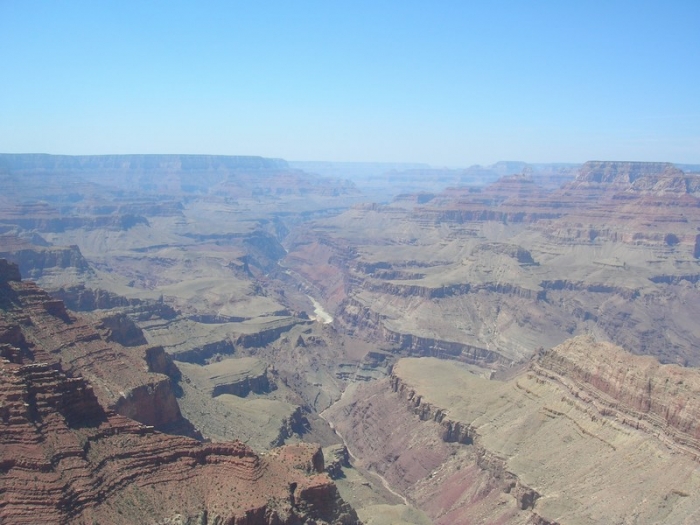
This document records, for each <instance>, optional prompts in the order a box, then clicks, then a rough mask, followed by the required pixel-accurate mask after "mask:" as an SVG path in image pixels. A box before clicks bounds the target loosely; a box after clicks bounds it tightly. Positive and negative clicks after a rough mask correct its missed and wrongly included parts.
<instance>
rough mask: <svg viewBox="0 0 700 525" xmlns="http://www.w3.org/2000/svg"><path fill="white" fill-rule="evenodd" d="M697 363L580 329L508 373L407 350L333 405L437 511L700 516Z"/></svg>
mask: <svg viewBox="0 0 700 525" xmlns="http://www.w3.org/2000/svg"><path fill="white" fill-rule="evenodd" d="M698 410H700V373H699V372H698V370H697V369H687V368H686V369H684V368H681V367H678V366H677V365H659V363H658V362H656V361H655V360H654V359H652V358H650V357H639V356H633V355H632V354H629V353H628V352H626V351H624V350H622V349H621V348H619V347H615V346H613V345H611V344H609V343H596V342H594V341H593V340H592V339H590V338H586V337H580V338H576V339H572V340H570V341H567V342H566V343H564V344H562V345H560V346H558V347H556V348H553V349H551V350H549V351H547V352H543V354H542V355H540V356H539V357H538V359H537V360H535V361H533V363H532V365H531V366H530V367H529V369H527V370H525V371H523V372H522V373H520V374H518V375H517V376H516V377H514V378H513V379H510V380H508V381H506V382H501V381H495V380H490V381H489V380H488V379H485V378H483V377H481V376H480V375H478V374H476V373H474V371H472V370H470V369H469V368H468V367H466V366H465V365H462V364H459V363H455V362H450V361H445V360H437V359H434V358H419V359H416V358H409V359H402V360H400V361H399V362H398V363H397V365H396V366H395V367H394V372H393V375H392V377H391V378H390V379H389V380H384V381H381V382H377V383H374V384H372V385H367V386H363V387H359V388H358V389H357V390H355V391H354V392H351V393H349V394H347V395H346V396H345V398H344V399H343V401H342V402H341V403H339V404H338V405H337V406H334V407H333V408H332V409H330V410H329V411H328V412H327V416H328V417H329V418H330V419H331V421H333V423H334V424H335V425H336V428H338V430H339V431H340V432H341V433H342V435H343V436H344V438H345V440H346V442H347V444H348V447H349V449H350V452H351V453H353V454H354V455H355V456H356V457H358V458H361V460H360V462H361V463H362V464H363V465H364V466H366V467H368V468H370V469H373V470H375V471H377V472H379V473H380V474H381V475H383V476H384V477H385V478H386V479H387V481H388V482H389V483H390V484H391V485H392V486H393V487H394V488H395V489H397V490H399V491H400V492H401V493H402V494H403V495H404V496H406V497H407V498H408V499H409V501H411V502H413V503H415V504H416V506H418V507H419V508H421V509H422V510H424V511H425V512H426V513H427V514H428V515H429V516H430V517H431V518H432V519H433V520H434V522H435V523H438V524H440V523H444V524H448V523H475V522H482V523H486V522H487V523H503V524H505V523H525V522H527V523H539V524H554V523H560V524H562V525H563V524H594V523H637V524H642V523H650V524H651V523H694V522H695V521H697V520H698V519H699V518H700V514H699V513H698V509H697V506H696V505H695V502H696V501H697V500H698V498H699V497H700V478H698V476H697V458H698V453H700V442H699V441H698V436H699V435H700V433H699V432H698V426H697V413H698Z"/></svg>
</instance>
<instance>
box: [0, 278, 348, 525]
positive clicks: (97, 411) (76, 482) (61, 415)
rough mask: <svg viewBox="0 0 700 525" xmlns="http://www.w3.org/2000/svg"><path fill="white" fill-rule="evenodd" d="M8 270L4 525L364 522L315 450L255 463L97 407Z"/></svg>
mask: <svg viewBox="0 0 700 525" xmlns="http://www.w3.org/2000/svg"><path fill="white" fill-rule="evenodd" d="M8 268H9V270H8V271H7V272H2V270H3V266H2V265H0V273H2V275H0V287H1V288H2V290H0V295H2V299H3V305H4V307H3V309H2V310H0V352H1V354H0V522H2V523H13V524H15V523H16V524H20V525H21V524H30V523H37V516H40V521H41V522H42V523H96V522H97V523H115V524H119V523H122V524H130V523H163V524H164V523H174V522H178V523H179V522H182V523H190V522H195V521H196V522H197V523H202V524H207V523H210V524H211V523H218V524H221V523H230V524H233V525H244V524H253V523H261V524H269V525H282V524H291V523H303V522H305V521H313V522H315V523H319V524H320V523H342V524H348V525H349V524H356V523H359V521H358V519H357V516H356V514H355V512H354V511H353V510H352V509H351V508H350V507H349V506H348V505H347V504H346V503H344V502H343V500H342V499H341V498H340V496H339V495H338V492H337V489H336V487H335V485H334V484H333V482H332V481H331V479H330V478H329V477H328V475H327V474H326V473H324V472H323V470H324V464H323V455H322V452H321V449H320V447H319V446H317V445H308V444H299V445H290V446H287V447H282V448H279V449H274V450H273V451H271V452H270V453H269V454H267V455H266V456H260V455H257V454H256V453H255V452H253V450H252V449H250V448H249V447H248V446H246V445H244V444H243V443H240V442H232V443H201V442H199V441H197V440H195V439H191V438H188V437H184V436H176V435H168V434H162V433H160V432H158V431H156V430H155V429H154V428H153V427H152V426H148V425H144V424H141V423H138V422H137V421H135V420H132V419H129V418H127V417H124V416H122V415H119V414H117V413H116V412H115V411H114V410H112V409H110V408H108V407H105V406H104V405H102V404H101V403H100V399H99V396H98V395H96V391H95V390H93V387H92V386H91V385H90V384H89V383H88V382H87V381H86V380H85V379H84V378H83V377H81V376H80V375H78V371H79V369H77V368H74V367H72V368H71V371H70V374H68V373H67V372H66V371H64V369H63V366H62V364H61V362H60V361H59V360H58V358H57V357H56V356H55V353H60V350H59V351H58V352H52V351H48V350H47V348H45V347H44V346H43V341H47V340H50V339H51V332H50V331H46V327H45V326H42V325H41V323H40V322H39V321H40V319H41V318H40V316H37V315H34V314H32V313H29V314H28V313H26V311H25V307H26V304H27V302H26V300H27V294H25V293H24V292H27V291H29V292H31V293H29V296H31V297H33V298H34V299H35V301H34V302H33V303H32V304H34V305H35V306H36V305H40V304H44V303H43V302H42V301H41V297H42V293H41V292H40V291H39V290H38V289H36V288H35V287H33V286H29V285H27V289H26V290H23V289H22V287H21V286H20V285H21V284H22V283H20V282H19V281H16V280H11V279H10V278H9V277H16V275H15V273H13V272H12V271H10V270H13V268H12V267H11V266H9V267H8ZM8 268H5V269H8ZM14 270H16V267H15V268H14ZM50 309H51V311H52V312H54V313H53V314H51V315H58V316H59V317H61V316H62V315H63V312H64V311H65V310H61V308H60V307H59V306H54V305H53V303H50ZM66 315H67V314H66ZM64 321H65V322H66V323H67V324H71V323H76V324H78V323H79V320H78V319H77V318H72V317H68V318H67V319H65V320H64ZM81 344H83V343H82V342H81V341H80V340H74V341H73V343H72V346H74V347H79V346H80V345H81ZM151 357H153V356H151ZM156 357H157V356H156Z"/></svg>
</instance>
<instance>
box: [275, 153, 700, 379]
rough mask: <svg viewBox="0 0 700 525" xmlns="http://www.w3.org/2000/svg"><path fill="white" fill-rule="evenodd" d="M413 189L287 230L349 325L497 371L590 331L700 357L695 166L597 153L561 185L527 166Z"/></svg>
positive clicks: (298, 260)
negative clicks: (478, 180)
mask: <svg viewBox="0 0 700 525" xmlns="http://www.w3.org/2000/svg"><path fill="white" fill-rule="evenodd" d="M414 197H416V198H415V199H413V201H411V200H410V199H408V198H402V199H397V200H396V201H395V202H394V203H392V204H391V205H385V206H381V205H363V206H356V207H354V208H352V209H351V210H348V211H347V212H345V213H343V214H340V215H338V216H335V217H332V218H325V219H319V220H317V221H315V222H313V223H310V224H308V225H306V226H305V228H304V229H303V230H300V231H298V232H295V233H294V234H293V235H290V236H288V237H287V240H286V242H287V246H288V249H289V254H288V255H287V257H286V258H285V259H284V260H283V261H282V264H284V265H285V266H286V267H287V268H288V270H289V272H290V273H291V274H293V275H296V276H298V277H299V278H300V279H302V280H303V281H304V282H306V283H308V286H310V287H313V289H315V290H316V291H317V293H318V294H319V295H320V296H321V297H322V298H323V299H324V301H325V304H326V305H327V307H328V308H331V309H334V311H332V313H333V314H334V315H335V317H336V320H337V322H338V324H340V325H342V326H343V327H344V328H345V329H346V330H347V331H348V332H349V333H353V334H355V335H359V336H361V337H363V338H365V339H367V340H370V341H374V342H376V343H377V344H378V345H381V346H382V347H383V348H384V349H386V350H390V351H393V352H397V353H401V354H402V355H434V356H442V357H451V358H454V359H458V360H462V361H466V362H471V363H477V364H482V365H486V366H489V367H492V368H502V367H508V366H510V365H511V363H514V362H519V361H521V360H523V359H527V358H528V357H530V356H531V355H533V354H534V353H535V352H536V351H537V349H538V348H540V347H543V348H549V347H551V346H554V345H556V344H559V343H561V342H563V341H564V340H566V339H567V338H569V337H571V336H572V335H577V334H584V333H593V334H595V335H596V336H597V337H599V338H601V339H608V340H610V341H612V342H615V343H617V344H620V345H623V346H624V347H626V348H630V349H633V351H634V352H636V353H640V354H650V355H654V356H656V357H658V358H659V359H660V360H662V361H663V362H677V363H681V364H691V365H697V364H700V354H699V353H698V352H697V350H696V349H697V348H698V346H699V345H700V334H698V332H697V330H696V322H695V319H696V318H697V316H698V315H700V292H699V291H698V282H699V281H700V259H698V257H697V255H698V253H700V250H698V246H700V244H699V242H700V241H698V231H699V228H700V211H699V210H700V178H699V177H698V176H697V175H692V174H685V173H683V172H682V171H680V170H678V169H677V168H675V167H673V166H672V165H670V164H664V163H632V162H590V163H587V164H585V165H584V166H582V167H581V169H580V171H579V175H578V177H577V178H576V179H575V180H574V181H572V182H569V183H566V184H564V185H563V186H562V187H561V188H559V189H557V190H551V189H549V190H546V189H544V188H542V187H540V186H538V185H537V184H535V183H534V181H533V180H532V179H531V178H530V177H528V176H527V175H513V176H508V177H505V178H502V179H500V180H499V181H497V182H496V183H494V184H492V185H490V186H488V187H486V188H453V189H448V190H446V191H444V192H442V193H440V194H436V195H432V196H430V198H427V199H425V201H424V202H421V197H424V196H423V195H420V194H419V195H417V196H414Z"/></svg>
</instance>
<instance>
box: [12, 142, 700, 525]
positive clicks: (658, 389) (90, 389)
mask: <svg viewBox="0 0 700 525" xmlns="http://www.w3.org/2000/svg"><path fill="white" fill-rule="evenodd" d="M698 171H700V170H699V169H698V167H697V166H695V167H694V166H676V165H673V164H669V163H639V162H602V161H594V162H588V163H586V164H583V165H574V164H557V165H545V164H542V165H531V164H525V163H521V162H499V163H497V164H494V165H492V166H472V167H470V168H467V169H459V170H456V169H454V170H453V169H434V168H431V167H429V166H423V165H406V164H392V165H389V164H353V163H348V164H337V163H336V164H334V163H314V162H307V163H293V162H286V161H284V160H281V159H264V158H260V157H218V156H206V155H115V156H85V157H68V156H52V155H0V187H1V188H2V190H3V192H2V195H0V260H2V259H7V260H8V261H10V262H9V263H4V262H2V263H0V270H1V272H0V273H2V274H3V275H4V278H3V279H4V280H3V281H2V297H0V302H1V304H0V306H1V308H2V310H1V312H2V326H1V327H0V338H1V339H2V345H0V354H1V355H2V356H3V359H4V361H3V364H2V366H3V372H2V376H0V377H3V378H4V379H3V387H2V388H3V392H4V393H3V394H2V395H3V396H5V395H7V396H9V397H6V398H5V397H3V398H2V400H0V403H2V405H0V412H1V413H2V414H4V415H3V416H2V418H3V419H2V422H3V423H2V424H4V425H5V428H6V430H7V432H3V434H2V438H1V439H4V440H5V441H3V447H2V454H3V459H2V460H1V461H2V463H1V464H2V465H3V466H2V470H0V483H2V485H0V491H2V492H0V513H3V514H0V521H3V520H4V521H7V522H12V523H15V522H17V523H31V522H32V521H31V519H32V512H36V509H42V510H40V511H39V512H44V510H45V511H46V516H47V520H48V521H47V522H54V523H134V522H144V520H145V522H150V523H163V524H165V523H211V524H213V523H217V524H221V523H236V524H238V523H241V524H242V523H250V524H252V523H280V524H281V523H309V524H312V523H318V524H321V523H355V522H358V520H361V521H362V522H363V523H366V524H367V525H389V524H412V525H427V524H430V523H436V524H469V523H501V524H516V523H529V524H537V525H554V524H562V525H563V524H594V523H602V524H608V523H621V524H627V523H629V524H633V523H635V524H643V523H650V524H651V523H684V524H690V523H696V522H698V521H699V520H700V516H698V513H697V510H696V509H697V504H696V503H697V501H700V499H698V497H699V496H700V494H699V487H698V476H697V461H698V455H699V453H700V448H699V447H700V445H699V443H700V434H699V430H698V426H697V423H696V422H697V419H698V416H700V414H698V411H699V410H700V405H699V404H698V399H700V398H699V397H698V396H699V395H700V393H699V391H698V389H699V388H700V387H699V386H698V385H700V383H699V382H698V376H697V374H698V372H697V366H699V365H700V353H699V352H698V351H697V349H698V348H700V332H699V331H698V328H697V319H698V318H700V291H699V288H698V287H699V286H700V284H699V283H700V182H699V181H700V175H698V173H697V172H698ZM21 278H23V279H24V280H21ZM30 280H31V281H33V282H30ZM44 290H46V291H44ZM6 445H7V446H6ZM280 447H281V448H280ZM321 451H322V452H321ZM324 456H325V461H322V457H324ZM324 463H325V465H324ZM324 470H325V471H324ZM322 471H324V472H322ZM330 477H332V478H333V482H331V480H330ZM346 502H347V503H346ZM32 509H34V510H32ZM353 509H355V510H353ZM137 516H138V517H137ZM143 516H146V518H143ZM13 520H14V521H13Z"/></svg>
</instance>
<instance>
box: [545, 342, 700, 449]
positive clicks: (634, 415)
mask: <svg viewBox="0 0 700 525" xmlns="http://www.w3.org/2000/svg"><path fill="white" fill-rule="evenodd" d="M533 370H534V371H535V373H537V374H538V375H539V376H541V377H544V378H547V379H549V380H554V381H556V382H557V383H558V384H560V385H561V386H563V387H565V388H566V389H567V390H568V391H569V393H571V394H572V395H574V396H575V397H576V398H578V399H581V400H582V401H584V402H586V403H589V404H590V405H591V406H593V407H594V408H595V410H596V411H598V413H599V414H600V415H601V416H605V417H612V418H614V419H615V420H617V421H620V422H623V423H625V424H628V425H630V426H632V427H634V428H635V429H640V430H644V431H645V432H648V433H650V434H654V435H657V436H658V437H659V438H663V439H664V441H666V442H667V443H669V444H673V445H674V446H676V447H678V448H680V449H682V450H683V451H685V452H686V453H689V454H692V455H694V456H695V457H696V458H698V459H700V374H698V370H697V369H694V368H683V367H680V366H678V365H661V364H659V362H658V361H657V360H656V359H654V358H652V357H643V356H631V355H630V354H629V353H628V352H626V351H625V350H623V349H622V348H620V347H618V346H615V345H613V344H610V343H603V342H595V341H594V340H593V339H592V338H590V337H580V338H576V339H573V340H570V341H567V342H565V343H563V344H561V345H559V346H557V347H556V348H553V349H551V350H549V351H547V352H545V353H544V354H543V355H542V356H541V357H540V358H539V359H538V360H537V361H536V362H535V363H534V364H533Z"/></svg>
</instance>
